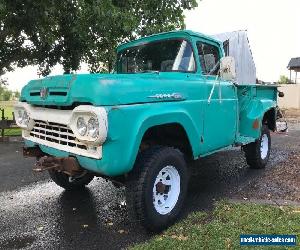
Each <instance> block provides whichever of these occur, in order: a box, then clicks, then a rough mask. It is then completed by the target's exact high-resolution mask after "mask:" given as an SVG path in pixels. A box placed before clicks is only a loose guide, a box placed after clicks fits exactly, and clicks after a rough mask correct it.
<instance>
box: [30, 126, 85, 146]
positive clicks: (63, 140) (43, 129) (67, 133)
mask: <svg viewBox="0 0 300 250" xmlns="http://www.w3.org/2000/svg"><path fill="white" fill-rule="evenodd" d="M30 135H31V136H32V137H35V138H38V139H41V140H43V141H48V142H52V143H56V144H60V145H64V146H69V147H72V148H78V149H82V150H88V149H87V147H86V145H85V144H83V143H82V142H80V141H78V140H77V139H76V137H75V135H74V133H73V131H72V130H71V129H70V128H68V126H67V125H63V124H59V123H54V122H49V123H46V122H44V121H40V120H36V121H35V124H34V127H33V129H32V130H31V131H30Z"/></svg>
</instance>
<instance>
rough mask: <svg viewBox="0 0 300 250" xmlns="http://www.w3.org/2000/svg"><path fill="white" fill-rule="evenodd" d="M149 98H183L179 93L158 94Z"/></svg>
mask: <svg viewBox="0 0 300 250" xmlns="http://www.w3.org/2000/svg"><path fill="white" fill-rule="evenodd" d="M148 98H157V99H183V97H182V95H181V94H179V93H173V94H156V95H150V96H148Z"/></svg>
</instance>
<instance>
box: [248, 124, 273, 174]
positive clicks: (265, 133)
mask: <svg viewBox="0 0 300 250" xmlns="http://www.w3.org/2000/svg"><path fill="white" fill-rule="evenodd" d="M243 149H244V151H245V156H246V160H247V163H248V165H249V166H250V168H254V169H260V168H264V167H265V166H266V165H267V163H268V161H269V158H270V150H271V136H270V130H269V128H268V127H267V126H266V125H263V127H262V130H261V136H260V137H259V139H257V140H256V141H255V142H252V143H250V144H248V145H245V146H244V147H243Z"/></svg>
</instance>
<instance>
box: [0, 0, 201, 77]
mask: <svg viewBox="0 0 300 250" xmlns="http://www.w3.org/2000/svg"><path fill="white" fill-rule="evenodd" d="M196 6H197V2H196V0H151V1H149V0H122V1H120V0H65V1H61V0H43V1H33V0H14V1H11V0H0V76H1V75H2V74H4V73H5V72H7V71H11V70H13V68H14V67H23V66H26V65H39V70H40V72H41V74H42V75H47V74H49V73H50V71H51V68H52V67H53V66H54V65H56V64H57V63H61V64H62V65H63V67H64V71H65V73H70V72H73V71H76V70H78V69H79V66H80V63H81V62H87V63H88V65H89V68H90V70H91V71H92V72H99V71H106V70H107V71H111V69H112V67H113V61H114V59H115V52H114V50H115V47H116V46H117V45H118V44H120V43H122V42H126V41H128V40H131V39H134V38H136V37H139V36H144V35H148V34H152V33H156V32H163V31H168V30H173V29H182V28H184V15H183V11H184V10H186V9H192V8H194V7H196Z"/></svg>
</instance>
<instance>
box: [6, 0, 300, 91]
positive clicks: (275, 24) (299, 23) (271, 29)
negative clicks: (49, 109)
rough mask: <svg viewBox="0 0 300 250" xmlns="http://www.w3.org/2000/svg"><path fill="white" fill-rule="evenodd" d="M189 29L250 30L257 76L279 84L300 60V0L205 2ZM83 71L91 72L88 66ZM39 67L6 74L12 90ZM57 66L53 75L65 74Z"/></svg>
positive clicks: (188, 20)
mask: <svg viewBox="0 0 300 250" xmlns="http://www.w3.org/2000/svg"><path fill="white" fill-rule="evenodd" d="M185 16H186V19H185V23H186V27H187V29H190V30H194V31H198V32H202V33H205V34H216V33H222V32H227V31H235V30H247V31H248V38H249V42H250V46H251V50H252V53H253V57H254V61H255V64H256V70H257V76H258V78H259V79H261V80H264V81H277V80H278V79H279V76H280V75H286V76H289V72H288V70H287V69H286V66H287V64H288V62H289V60H290V58H291V57H300V0H226V1H224V0H202V1H201V2H199V6H198V8H196V9H195V10H192V11H186V12H185ZM84 68H85V69H84V70H81V71H79V72H87V70H86V67H84ZM36 72H37V67H26V68H23V69H16V70H15V71H14V72H9V73H7V74H6V75H5V77H6V78H7V79H8V82H9V88H10V89H12V90H16V89H18V90H20V89H21V88H22V87H23V86H24V85H25V84H26V83H27V82H28V81H29V80H30V79H34V78H38V76H37V74H36ZM62 73H63V70H62V68H61V67H59V66H57V67H55V69H54V70H53V72H52V73H51V75H55V74H62Z"/></svg>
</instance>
